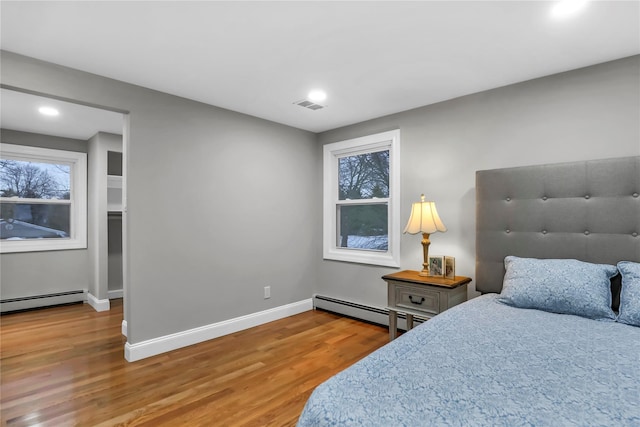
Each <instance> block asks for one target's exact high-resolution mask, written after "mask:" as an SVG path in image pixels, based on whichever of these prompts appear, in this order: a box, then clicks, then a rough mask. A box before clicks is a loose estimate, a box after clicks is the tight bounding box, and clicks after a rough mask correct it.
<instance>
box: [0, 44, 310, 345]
mask: <svg viewBox="0 0 640 427" xmlns="http://www.w3.org/2000/svg"><path fill="white" fill-rule="evenodd" d="M1 60H2V62H1V74H0V75H1V79H2V83H3V84H4V85H7V86H12V87H15V88H21V89H25V90H31V91H35V92H37V93H41V94H48V95H53V96H56V97H61V98H66V99H69V100H75V101H80V102H82V103H87V104H91V105H96V106H102V107H108V108H110V109H114V110H117V111H121V112H129V113H130V115H129V130H130V133H129V137H130V142H129V147H128V152H126V153H125V158H127V160H126V163H127V164H126V167H125V175H126V177H127V199H128V200H127V203H128V206H127V210H128V212H127V214H126V217H125V219H124V221H125V224H124V226H125V228H126V229H127V233H128V237H127V239H126V240H125V242H124V246H125V248H124V251H125V257H128V259H126V260H125V262H126V265H127V266H128V267H127V268H126V270H125V274H126V275H128V277H125V281H126V283H125V299H126V306H125V311H126V312H125V318H126V319H127V323H128V325H127V326H128V340H129V342H130V343H132V344H135V343H138V342H141V341H144V340H148V339H151V338H155V337H159V336H163V335H167V334H171V333H175V332H179V331H184V330H187V329H190V328H194V327H198V326H203V325H207V324H211V323H215V322H219V321H223V320H227V319H230V318H234V317H238V316H242V315H246V314H249V313H254V312H257V311H260V310H266V309H269V308H273V307H277V306H281V305H284V304H288V303H291V302H296V301H301V300H303V299H307V298H309V297H310V296H311V293H312V288H313V286H312V281H313V278H314V277H315V275H316V274H315V273H316V268H317V265H318V264H317V259H318V257H319V256H320V250H319V248H318V245H317V242H318V241H319V239H320V229H319V227H318V226H317V224H318V223H319V221H320V216H319V215H320V212H321V208H320V202H319V199H317V198H316V197H315V196H314V195H315V194H318V191H319V190H318V188H319V186H320V183H319V182H318V181H317V177H318V174H317V173H315V171H316V170H319V168H320V165H319V164H318V162H317V160H318V158H317V144H316V136H315V135H314V134H312V133H310V132H305V131H301V130H297V129H293V128H290V127H287V126H283V125H279V124H275V123H272V122H268V121H265V120H261V119H257V118H254V117H250V116H246V115H242V114H239V113H235V112H231V111H228V110H224V109H221V108H216V107H212V106H209V105H205V104H201V103H198V102H194V101H190V100H186V99H183V98H179V97H175V96H171V95H167V94H164V93H160V92H156V91H152V90H148V89H144V88H141V87H139V86H134V85H129V84H124V83H122V82H118V81H115V80H111V79H107V78H104V77H100V76H96V75H92V74H88V73H84V72H81V71H78V70H72V69H69V68H66V67H61V66H57V65H53V64H50V63H46V62H43V61H39V60H34V59H31V58H26V57H24V56H21V55H16V54H13V53H10V52H2V57H1ZM126 147H127V142H126V139H125V151H126V150H127V148H126ZM267 285H269V286H271V296H272V297H271V299H268V300H264V299H263V287H264V286H267Z"/></svg>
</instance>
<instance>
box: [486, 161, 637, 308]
mask: <svg viewBox="0 0 640 427" xmlns="http://www.w3.org/2000/svg"><path fill="white" fill-rule="evenodd" d="M507 255H515V256H520V257H530V258H573V259H579V260H582V261H587V262H595V263H603V264H616V263H617V262H618V261H621V260H627V261H635V262H640V156H636V157H621V158H615V159H607V160H593V161H586V162H575V163H560V164H551V165H541V166H527V167H517V168H508V169H495V170H486V171H478V172H476V289H477V290H478V291H480V292H482V293H487V292H500V290H501V289H502V280H503V277H504V258H505V257H506V256H507ZM614 299H615V297H614ZM614 305H615V302H614Z"/></svg>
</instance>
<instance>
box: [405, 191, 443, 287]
mask: <svg viewBox="0 0 640 427" xmlns="http://www.w3.org/2000/svg"><path fill="white" fill-rule="evenodd" d="M420 199H421V201H420V202H416V203H413V205H412V206H411V216H410V217H409V222H408V223H407V226H406V227H405V229H404V233H409V234H418V233H422V253H423V255H424V262H423V263H422V271H421V272H420V273H419V275H420V276H428V275H429V245H430V244H431V241H429V234H432V233H435V232H437V231H441V232H445V231H447V227H446V226H445V225H444V224H443V223H442V220H441V219H440V216H438V211H437V210H436V204H435V202H425V201H424V194H422V195H420Z"/></svg>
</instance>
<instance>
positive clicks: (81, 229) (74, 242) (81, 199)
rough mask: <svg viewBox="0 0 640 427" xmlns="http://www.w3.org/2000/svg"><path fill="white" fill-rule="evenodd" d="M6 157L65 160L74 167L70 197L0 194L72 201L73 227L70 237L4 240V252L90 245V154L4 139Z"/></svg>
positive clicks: (1, 249) (2, 147) (0, 249)
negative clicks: (21, 143)
mask: <svg viewBox="0 0 640 427" xmlns="http://www.w3.org/2000/svg"><path fill="white" fill-rule="evenodd" d="M0 154H1V155H2V158H3V159H10V160H19V161H25V162H38V163H54V164H65V165H69V166H70V168H71V177H70V184H71V189H70V190H71V191H70V195H71V197H70V199H69V200H55V199H53V200H49V199H25V198H17V197H0V200H1V201H2V202H5V201H10V202H12V203H16V202H19V203H46V204H51V203H61V204H70V206H71V208H70V216H71V219H70V220H71V229H70V233H69V237H66V238H59V239H25V240H1V241H0V253H13V252H38V251H60V250H68V249H86V248H87V154H86V153H79V152H75V151H64V150H53V149H48V148H40V147H29V146H24V145H14V144H5V143H0Z"/></svg>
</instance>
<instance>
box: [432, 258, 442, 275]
mask: <svg viewBox="0 0 640 427" xmlns="http://www.w3.org/2000/svg"><path fill="white" fill-rule="evenodd" d="M429 276H434V277H444V257H443V256H442V255H429Z"/></svg>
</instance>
